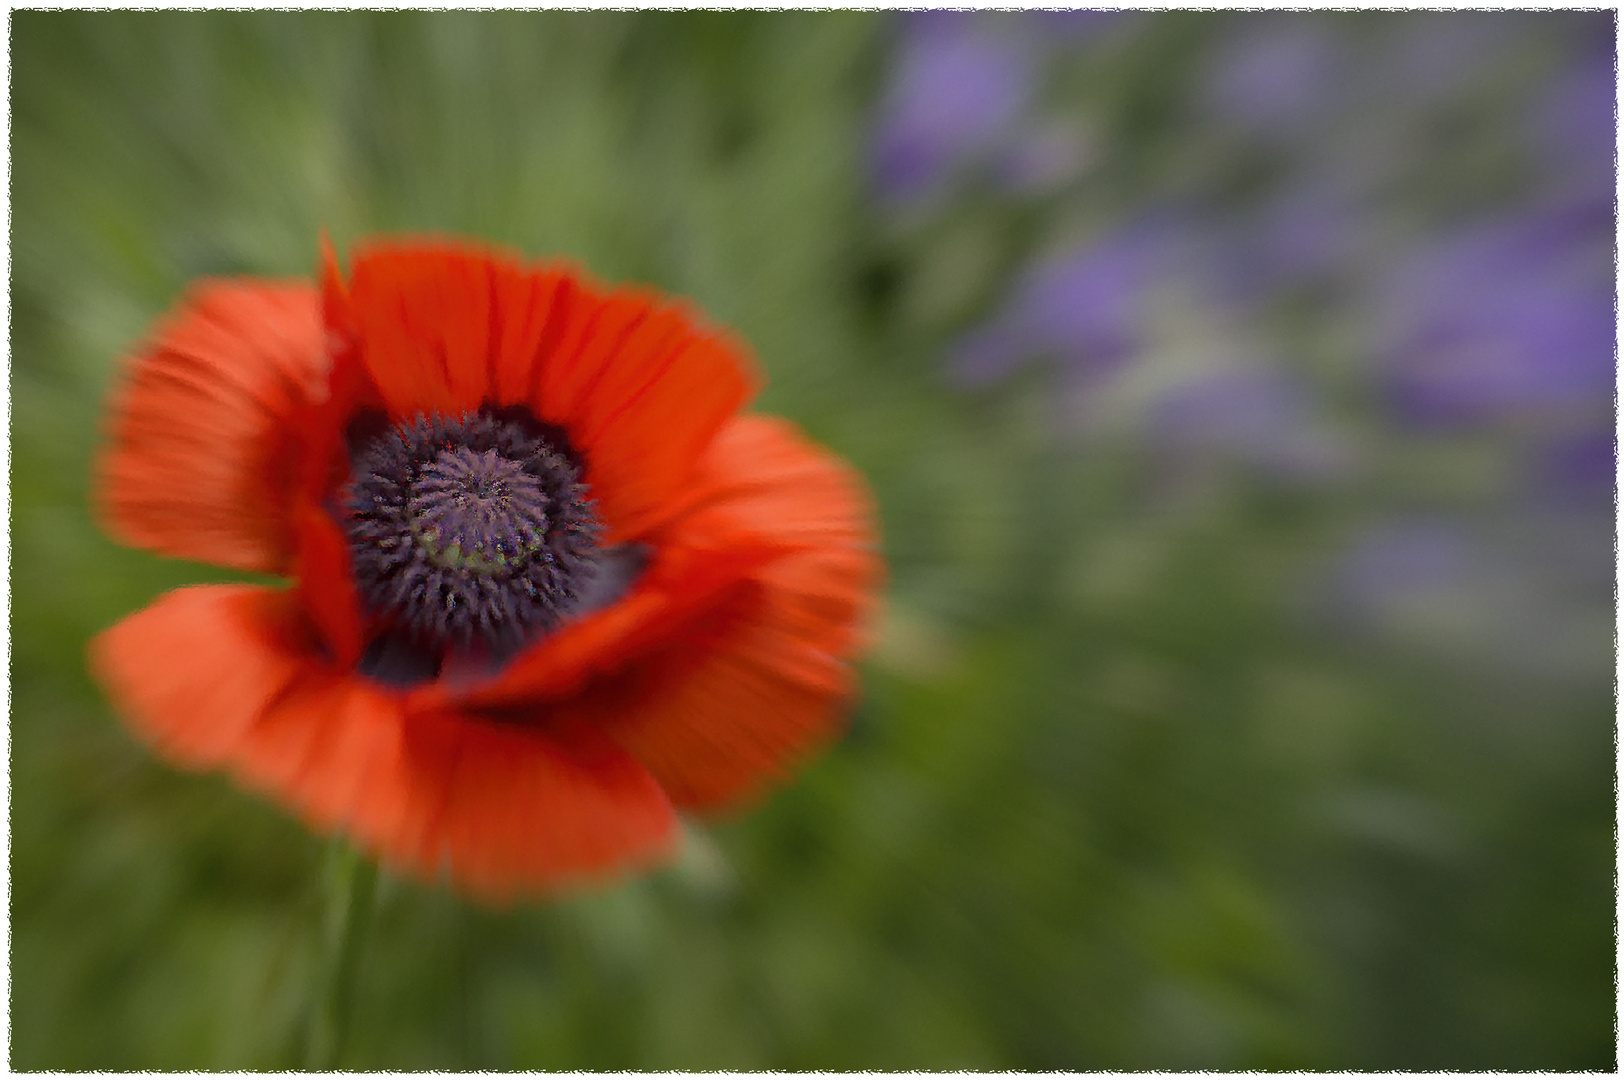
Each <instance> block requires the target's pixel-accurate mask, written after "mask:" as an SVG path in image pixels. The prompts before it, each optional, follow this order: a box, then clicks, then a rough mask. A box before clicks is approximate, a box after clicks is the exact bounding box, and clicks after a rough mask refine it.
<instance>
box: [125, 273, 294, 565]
mask: <svg viewBox="0 0 1624 1080" xmlns="http://www.w3.org/2000/svg"><path fill="white" fill-rule="evenodd" d="M321 335H322V330H321V319H320V309H319V303H318V300H317V294H316V290H315V289H314V288H312V287H311V286H309V285H304V284H281V283H268V282H251V281H213V282H205V283H203V284H201V285H199V286H197V287H195V288H194V289H193V290H192V291H190V292H189V293H188V294H187V295H186V297H185V298H184V299H183V300H182V301H181V302H180V304H179V305H178V307H177V308H176V310H175V311H174V312H173V313H172V314H171V316H170V318H169V319H168V321H167V322H166V323H164V324H163V325H161V326H160V327H159V329H158V331H157V333H156V335H155V336H154V337H153V339H152V340H151V341H150V342H149V343H148V344H147V345H145V346H144V347H142V348H141V349H140V350H138V351H137V352H136V353H135V354H134V355H133V356H132V357H131V358H130V359H129V360H128V361H127V362H126V368H125V379H124V383H123V385H122V386H121V387H120V388H119V390H118V391H117V393H116V395H115V397H114V399H113V403H112V408H111V410H110V412H111V421H110V424H109V436H110V439H109V446H108V447H107V449H106V450H105V451H104V453H103V454H102V457H101V459H100V461H99V463H98V468H97V478H96V481H97V482H96V489H97V490H96V502H97V504H98V506H99V510H100V514H101V517H102V519H103V521H104V522H105V524H106V526H107V528H108V530H109V531H110V532H111V533H112V534H113V535H114V536H116V537H118V538H119V539H120V540H121V541H123V542H125V543H128V544H130V545H132V546H136V547H142V548H147V549H150V550H154V551H158V552H162V553H163V554H166V555H174V556H177V557H180V558H186V559H198V560H201V561H204V562H212V563H216V564H218V565H221V566H231V567H236V568H239V569H244V570H261V571H267V572H271V573H278V572H282V571H283V570H285V569H286V568H287V566H288V564H289V560H290V558H291V555H292V546H293V542H292V531H291V526H290V523H289V520H288V506H289V499H290V492H291V489H292V486H293V483H294V474H295V472H296V468H297V461H296V457H297V447H296V444H295V438H296V436H295V428H294V425H293V424H291V422H290V421H291V418H292V417H293V416H294V415H295V414H296V413H297V412H298V411H299V410H300V409H301V408H302V407H303V406H304V404H305V403H306V402H307V401H308V400H309V399H310V397H311V396H312V395H314V394H318V393H320V390H319V383H320V380H321V378H322V375H323V352H322V336H321Z"/></svg>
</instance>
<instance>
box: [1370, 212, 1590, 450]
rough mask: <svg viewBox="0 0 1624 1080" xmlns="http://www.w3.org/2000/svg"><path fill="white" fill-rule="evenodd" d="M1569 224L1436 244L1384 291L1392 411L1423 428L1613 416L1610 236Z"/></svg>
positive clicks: (1482, 231) (1564, 219)
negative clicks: (1531, 417) (1550, 416)
mask: <svg viewBox="0 0 1624 1080" xmlns="http://www.w3.org/2000/svg"><path fill="white" fill-rule="evenodd" d="M1574 225H1575V222H1574V221H1573V220H1572V218H1571V217H1569V216H1559V215H1541V216H1537V217H1533V218H1528V219H1524V220H1521V221H1515V220H1514V221H1509V222H1495V223H1490V224H1488V225H1484V226H1479V227H1478V228H1476V229H1472V230H1468V231H1465V232H1462V233H1459V234H1456V235H1454V236H1450V237H1446V238H1443V239H1440V240H1438V241H1435V242H1433V243H1431V244H1429V245H1428V246H1426V247H1425V248H1423V249H1422V250H1421V251H1420V252H1418V253H1417V254H1416V255H1415V256H1413V257H1412V258H1411V259H1410V260H1409V261H1408V262H1407V263H1406V264H1403V265H1401V266H1399V267H1398V268H1397V269H1395V270H1394V272H1393V273H1392V275H1391V276H1390V277H1389V279H1388V280H1387V282H1386V283H1385V289H1384V295H1383V296H1382V297H1381V298H1380V299H1379V301H1378V303H1377V308H1376V315H1377V317H1379V318H1381V319H1383V320H1384V321H1385V322H1386V330H1387V335H1388V340H1387V344H1386V346H1385V348H1384V350H1383V351H1384V354H1385V356H1384V360H1385V382H1386V390H1387V393H1388V395H1389V398H1390V402H1391V404H1392V406H1393V408H1394V409H1395V411H1396V412H1397V413H1398V415H1399V416H1400V417H1401V418H1403V419H1404V420H1406V421H1408V422H1411V423H1413V424H1416V425H1419V426H1434V425H1451V424H1459V423H1472V422H1479V421H1485V420H1494V419H1499V418H1503V417H1506V416H1509V415H1516V414H1530V413H1532V414H1547V413H1553V412H1556V413H1572V412H1574V411H1581V412H1584V411H1596V410H1597V409H1600V408H1604V407H1605V408H1610V407H1611V402H1612V391H1613V383H1614V372H1615V361H1614V345H1615V342H1614V337H1615V317H1614V307H1613V300H1614V297H1613V278H1612V266H1611V251H1610V245H1611V237H1610V236H1608V235H1606V234H1595V233H1592V232H1590V231H1589V230H1586V231H1584V232H1576V231H1575V228H1574Z"/></svg>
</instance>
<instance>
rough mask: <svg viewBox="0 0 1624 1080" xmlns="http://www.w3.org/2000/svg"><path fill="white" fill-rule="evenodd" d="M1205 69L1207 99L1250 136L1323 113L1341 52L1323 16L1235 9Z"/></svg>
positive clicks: (1340, 78)
mask: <svg viewBox="0 0 1624 1080" xmlns="http://www.w3.org/2000/svg"><path fill="white" fill-rule="evenodd" d="M1224 26H1225V29H1226V30H1227V33H1226V35H1225V37H1224V39H1223V41H1222V42H1221V43H1220V44H1219V46H1218V48H1217V51H1216V54H1215V55H1214V56H1213V58H1212V61H1211V67H1210V69H1209V74H1208V80H1207V85H1206V91H1205V95H1204V104H1205V105H1206V108H1207V111H1208V112H1209V113H1210V114H1211V115H1213V116H1215V117H1217V118H1218V119H1219V120H1221V121H1224V122H1227V123H1229V124H1232V125H1234V126H1236V127H1238V128H1241V129H1243V130H1246V131H1249V132H1251V133H1252V134H1254V135H1259V136H1271V135H1285V136H1294V135H1298V134H1300V133H1302V132H1303V131H1305V130H1307V129H1309V128H1310V127H1312V126H1314V125H1316V124H1318V123H1321V122H1323V121H1324V120H1326V119H1327V118H1326V116H1325V112H1326V110H1327V108H1328V107H1329V106H1331V105H1332V104H1333V103H1334V98H1335V95H1336V92H1337V91H1338V90H1339V89H1340V88H1341V87H1342V84H1343V82H1344V80H1345V71H1344V69H1345V66H1346V57H1345V56H1344V54H1343V48H1344V46H1343V43H1342V41H1341V40H1340V39H1339V38H1338V37H1337V36H1336V35H1335V33H1334V30H1335V27H1334V25H1333V24H1332V22H1331V21H1329V20H1328V19H1327V18H1326V17H1325V16H1324V15H1321V14H1316V13H1312V12H1306V13H1305V12H1298V13H1295V14H1280V15H1255V14H1251V15H1232V16H1229V17H1227V18H1226V19H1225V20H1224Z"/></svg>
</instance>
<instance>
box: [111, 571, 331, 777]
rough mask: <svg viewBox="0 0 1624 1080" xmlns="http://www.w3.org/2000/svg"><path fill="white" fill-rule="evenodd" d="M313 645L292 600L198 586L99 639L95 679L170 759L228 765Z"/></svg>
mask: <svg viewBox="0 0 1624 1080" xmlns="http://www.w3.org/2000/svg"><path fill="white" fill-rule="evenodd" d="M307 646H308V639H307V638H305V637H304V636H303V635H302V633H301V631H300V627H299V620H298V616H297V612H296V611H295V610H293V608H292V606H291V603H290V600H289V597H288V595H287V594H286V593H284V592H281V591H279V590H276V589H268V588H263V587H259V586H250V585H200V586H194V587H191V588H185V589H178V590H176V591H175V592H172V593H167V594H166V595H164V596H161V597H159V598H158V599H157V600H156V601H154V602H153V603H152V604H151V605H149V606H148V607H146V608H143V609H142V610H140V611H138V612H136V613H135V614H134V615H131V616H129V617H127V618H125V619H124V620H123V621H121V622H119V623H118V624H117V625H115V626H113V627H112V628H111V629H109V630H106V631H104V632H103V633H101V634H100V635H98V636H97V637H96V638H95V639H94V640H93V641H92V642H91V644H90V664H91V671H92V672H93V674H94V675H95V676H96V679H97V681H99V682H100V683H101V685H102V688H103V689H104V690H105V691H106V692H107V696H108V697H109V698H110V699H111V700H112V702H113V705H114V707H115V708H116V709H117V710H118V712H119V713H120V715H122V716H123V717H124V719H125V720H126V721H127V722H128V723H129V725H130V726H131V727H132V728H133V729H134V730H135V732H136V733H137V734H138V735H140V736H141V737H142V738H143V739H145V740H146V741H147V742H149V743H151V744H152V745H153V746H154V747H155V748H156V749H157V751H158V752H159V753H160V754H161V755H162V756H163V757H165V758H166V759H167V760H169V761H171V762H173V763H175V764H176V765H180V766H182V767H185V768H192V769H204V768H213V767H216V766H218V765H221V764H223V763H224V762H226V761H227V760H229V759H230V758H231V757H232V756H233V755H234V754H235V753H236V752H237V750H238V749H239V747H240V746H241V743H242V740H243V738H244V737H245V736H246V734H247V732H248V731H249V729H250V728H251V727H252V726H253V725H254V723H255V722H256V721H257V720H258V719H259V717H260V716H262V715H263V714H264V712H265V710H266V709H267V708H268V707H269V706H270V705H271V703H272V702H274V701H275V700H276V699H277V698H278V697H280V696H281V695H282V694H284V693H286V692H287V690H288V687H289V686H291V685H292V683H293V681H294V679H295V678H297V677H298V675H299V672H300V670H301V669H302V668H303V667H304V666H305V664H306V660H305V656H304V653H305V649H306V648H307Z"/></svg>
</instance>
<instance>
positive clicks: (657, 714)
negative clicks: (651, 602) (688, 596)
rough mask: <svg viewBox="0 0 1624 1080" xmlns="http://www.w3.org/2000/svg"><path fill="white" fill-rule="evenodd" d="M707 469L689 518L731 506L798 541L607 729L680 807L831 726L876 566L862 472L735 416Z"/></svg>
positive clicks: (766, 770)
mask: <svg viewBox="0 0 1624 1080" xmlns="http://www.w3.org/2000/svg"><path fill="white" fill-rule="evenodd" d="M701 477H702V480H701V490H702V493H703V495H702V498H703V502H702V504H701V505H700V506H699V507H698V508H696V509H695V510H694V513H696V514H697V513H724V512H725V513H728V514H731V515H734V516H735V517H736V518H737V519H738V520H740V521H743V522H749V523H751V524H752V525H753V526H754V527H755V528H756V529H757V530H758V531H759V532H760V533H761V534H763V535H772V536H775V537H776V538H777V539H778V540H779V541H780V542H782V543H784V544H786V545H787V546H789V547H790V548H791V550H790V551H789V553H787V554H785V555H782V556H781V557H779V558H777V559H775V560H773V561H772V562H769V563H767V564H766V565H764V566H762V567H760V568H759V569H757V570H755V571H754V572H753V573H752V574H751V575H750V576H749V579H748V582H747V585H746V586H745V587H743V588H738V589H735V590H734V591H733V593H732V594H730V596H729V597H728V598H727V601H726V602H725V603H724V604H722V605H720V606H718V607H717V608H715V609H713V610H712V611H710V612H708V613H707V614H706V616H705V618H704V620H703V621H702V622H700V623H698V624H695V625H693V626H691V627H690V628H689V629H688V631H687V633H686V636H685V638H684V639H679V640H677V641H674V642H672V643H669V644H667V645H666V646H665V647H664V648H662V649H660V650H659V651H657V652H656V653H654V654H653V655H652V656H651V657H649V658H648V659H647V660H645V661H643V662H641V663H639V664H638V665H636V673H635V674H636V681H637V683H638V684H639V690H638V692H637V694H636V695H635V698H634V699H633V700H632V701H631V702H629V703H628V705H627V707H625V708H623V709H620V710H618V711H617V715H616V717H615V718H614V719H613V720H612V721H611V723H610V725H609V728H608V730H609V731H610V733H611V734H612V735H613V736H614V738H615V739H616V740H618V741H619V742H620V743H621V744H622V745H623V746H625V747H626V748H627V749H628V750H630V751H631V752H632V754H633V756H635V757H636V758H637V759H638V760H639V761H640V762H642V763H643V765H644V766H645V767H647V768H648V769H649V771H650V772H652V773H653V774H654V775H655V777H656V778H658V779H659V781H660V783H661V784H662V786H664V787H665V789H666V793H667V794H668V795H669V796H670V797H671V800H672V802H673V803H675V804H676V805H677V806H679V807H691V808H695V809H712V808H716V807H719V806H723V805H726V804H730V803H734V802H737V801H739V800H740V799H742V798H744V797H746V796H748V795H749V794H750V793H752V792H753V791H755V790H756V789H757V788H759V787H760V786H761V785H762V784H764V783H765V782H767V781H769V780H771V779H773V778H775V777H776V776H778V775H779V774H780V773H781V772H782V771H783V769H784V768H785V767H786V766H787V765H788V764H789V763H790V762H791V761H793V760H794V759H796V758H799V757H801V756H803V755H805V754H806V753H807V752H808V751H809V750H811V749H812V748H813V747H814V746H815V745H816V744H817V743H819V742H820V741H822V740H824V739H827V738H829V737H830V736H831V735H832V734H833V732H834V730H835V727H836V725H837V722H838V716H839V708H840V703H841V702H842V701H843V700H844V699H845V697H846V696H847V695H848V694H849V692H850V689H851V675H850V672H849V669H848V667H847V664H846V658H847V657H849V656H851V655H852V653H853V652H854V651H855V650H856V648H857V647H858V645H859V637H860V635H861V633H862V630H863V624H864V621H865V619H866V617H867V615H868V611H869V602H870V596H871V594H872V591H873V589H874V587H875V585H876V583H877V581H878V579H879V576H880V564H879V559H878V557H877V555H876V553H875V551H874V547H873V536H872V534H871V531H870V529H871V526H870V524H869V523H870V522H871V520H872V515H871V511H870V508H869V503H868V499H867V496H866V494H865V492H864V489H863V486H862V484H861V481H860V480H858V478H857V477H856V476H855V475H854V474H853V473H852V472H851V471H850V470H848V469H847V468H845V467H844V466H843V465H841V464H840V463H839V462H838V461H836V460H835V459H834V458H832V457H830V456H829V455H827V454H825V453H824V452H822V451H821V450H819V449H817V448H816V447H814V446H813V445H811V444H810V443H808V442H807V441H806V440H805V439H803V438H802V437H801V436H800V435H798V434H797V433H796V432H795V430H794V429H793V428H792V427H791V426H790V425H788V424H784V423H781V422H777V421H771V420H767V419H765V418H758V417H742V418H740V419H738V420H736V421H734V422H733V423H731V424H729V425H728V426H727V427H726V428H725V429H724V430H723V432H722V434H721V435H720V436H719V437H718V439H717V440H716V443H715V445H713V446H712V447H711V449H710V452H709V453H708V454H707V455H706V458H705V460H704V463H703V466H702V470H701ZM628 681H630V680H628Z"/></svg>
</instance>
